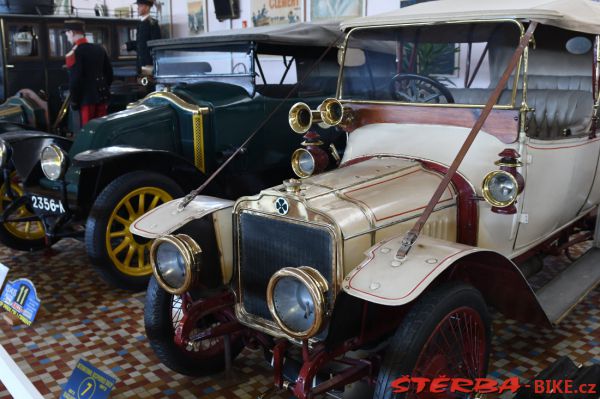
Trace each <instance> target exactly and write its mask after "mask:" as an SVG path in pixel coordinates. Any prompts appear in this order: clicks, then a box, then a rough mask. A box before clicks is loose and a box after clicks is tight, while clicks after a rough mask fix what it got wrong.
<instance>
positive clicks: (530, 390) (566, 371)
mask: <svg viewBox="0 0 600 399" xmlns="http://www.w3.org/2000/svg"><path fill="white" fill-rule="evenodd" d="M536 381H537V383H538V384H540V381H543V387H542V388H543V389H539V386H538V389H537V390H538V391H545V393H536V392H535V391H536ZM567 381H570V382H571V384H569V385H571V387H570V388H569V389H568V390H570V391H573V393H567V392H566V391H567V386H566V385H567ZM553 383H554V384H553ZM583 384H585V386H586V390H587V389H588V387H589V388H595V389H592V390H593V392H594V393H590V394H587V393H579V392H575V391H578V390H579V388H580V387H582V386H583ZM589 384H593V387H592V386H591V385H589ZM598 386H600V365H599V364H594V365H592V366H587V367H584V366H582V365H577V364H575V363H574V362H573V361H572V360H571V359H569V358H568V357H561V358H560V359H558V360H557V361H555V362H554V363H553V364H551V365H550V367H548V368H546V369H545V370H543V371H542V372H541V373H539V374H538V375H537V376H535V377H534V378H533V379H532V380H531V381H529V383H528V384H525V385H524V386H523V388H521V389H520V390H519V392H518V393H517V395H516V396H515V397H514V398H513V399H570V398H572V399H596V398H598V397H600V395H598ZM554 390H556V391H557V392H553V391H554ZM560 390H562V391H563V393H561V392H558V391H560Z"/></svg>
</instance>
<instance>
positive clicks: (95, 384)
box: [60, 359, 117, 399]
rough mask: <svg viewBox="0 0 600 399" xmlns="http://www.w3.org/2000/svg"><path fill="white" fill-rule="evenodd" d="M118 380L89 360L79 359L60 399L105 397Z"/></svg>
mask: <svg viewBox="0 0 600 399" xmlns="http://www.w3.org/2000/svg"><path fill="white" fill-rule="evenodd" d="M116 382H117V380H116V379H114V378H113V377H111V376H109V375H108V374H106V373H103V372H102V371H100V370H98V369H97V368H96V367H94V366H92V365H91V364H90V363H89V362H87V361H85V360H83V359H79V362H78V363H77V366H75V369H74V370H73V373H72V374H71V377H70V378H69V381H67V384H66V385H65V387H64V389H63V392H62V394H61V395H60V399H105V398H108V396H109V395H110V391H112V389H113V388H114V386H115V384H116Z"/></svg>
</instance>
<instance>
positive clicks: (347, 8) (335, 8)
mask: <svg viewBox="0 0 600 399" xmlns="http://www.w3.org/2000/svg"><path fill="white" fill-rule="evenodd" d="M363 15H365V0H311V3H310V19H311V21H322V20H327V19H347V18H354V17H361V16H363Z"/></svg>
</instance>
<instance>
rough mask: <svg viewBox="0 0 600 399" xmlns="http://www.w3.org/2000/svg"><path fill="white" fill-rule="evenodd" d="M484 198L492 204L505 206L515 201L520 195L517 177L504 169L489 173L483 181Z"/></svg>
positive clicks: (500, 206)
mask: <svg viewBox="0 0 600 399" xmlns="http://www.w3.org/2000/svg"><path fill="white" fill-rule="evenodd" d="M482 192H483V198H485V200H486V201H487V202H489V203H490V204H491V205H492V206H495V207H497V208H505V207H507V206H510V205H512V204H514V203H515V201H516V200H517V196H518V195H519V183H517V179H516V178H515V177H514V176H513V175H512V174H510V173H508V172H506V171H504V170H495V171H493V172H490V173H488V174H487V175H486V176H485V178H484V179H483V183H482Z"/></svg>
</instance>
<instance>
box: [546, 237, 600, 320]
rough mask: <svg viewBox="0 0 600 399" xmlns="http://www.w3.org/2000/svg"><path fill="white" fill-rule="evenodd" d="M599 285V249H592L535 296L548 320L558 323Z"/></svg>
mask: <svg viewBox="0 0 600 399" xmlns="http://www.w3.org/2000/svg"><path fill="white" fill-rule="evenodd" d="M598 283H600V248H592V249H590V250H589V251H588V252H586V253H585V254H584V255H582V256H581V257H580V258H579V259H577V260H576V261H575V262H573V264H572V265H571V266H569V268H568V269H566V270H564V271H563V272H562V273H560V274H559V275H558V276H557V277H556V278H554V279H553V280H552V281H550V282H549V283H548V284H546V285H545V286H543V287H542V288H540V289H539V290H538V291H537V292H536V295H537V297H538V300H539V302H540V304H541V305H542V308H543V309H544V311H545V312H546V315H547V316H548V319H550V321H551V322H552V323H553V324H557V323H559V322H560V321H561V320H562V319H563V317H565V316H566V315H567V314H568V313H569V311H570V310H571V309H572V308H573V307H574V306H575V305H577V304H578V303H579V302H580V301H581V300H582V299H584V298H585V296H586V295H587V294H588V293H589V292H590V291H591V290H593V289H594V288H595V287H596V286H597V285H598Z"/></svg>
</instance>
